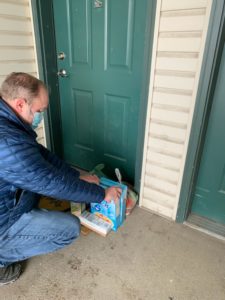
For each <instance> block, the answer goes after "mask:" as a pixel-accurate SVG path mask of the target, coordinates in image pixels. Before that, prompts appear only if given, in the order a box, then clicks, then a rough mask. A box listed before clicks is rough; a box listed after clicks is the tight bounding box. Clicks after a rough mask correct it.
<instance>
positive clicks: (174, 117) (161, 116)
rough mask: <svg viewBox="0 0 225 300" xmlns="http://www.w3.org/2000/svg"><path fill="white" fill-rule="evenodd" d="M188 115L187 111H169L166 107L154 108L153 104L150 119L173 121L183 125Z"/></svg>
mask: <svg viewBox="0 0 225 300" xmlns="http://www.w3.org/2000/svg"><path fill="white" fill-rule="evenodd" d="M188 117H189V114H188V113H182V112H176V111H169V110H168V109H165V110H162V109H158V108H155V107H154V106H153V108H152V115H151V118H152V119H156V120H161V121H166V122H173V123H174V124H181V125H183V126H184V127H185V126H186V123H187V121H188Z"/></svg>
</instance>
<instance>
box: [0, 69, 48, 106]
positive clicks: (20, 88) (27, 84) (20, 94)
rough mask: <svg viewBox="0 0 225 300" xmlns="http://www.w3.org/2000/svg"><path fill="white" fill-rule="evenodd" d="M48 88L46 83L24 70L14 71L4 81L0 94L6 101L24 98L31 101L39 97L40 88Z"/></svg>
mask: <svg viewBox="0 0 225 300" xmlns="http://www.w3.org/2000/svg"><path fill="white" fill-rule="evenodd" d="M41 87H43V88H44V89H46V86H45V84H44V83H43V82H42V81H41V80H39V79H37V78H36V77H34V76H31V75H30V74H27V73H22V72H13V73H11V74H9V75H8V76H7V77H6V79H5V80H4V81H3V83H2V86H1V89H0V96H1V97H2V98H3V99H4V100H5V101H7V102H8V101H11V100H14V99H17V98H23V99H25V100H26V101H27V102H28V103H31V102H32V101H33V99H34V98H36V97H38V95H39V91H40V88H41Z"/></svg>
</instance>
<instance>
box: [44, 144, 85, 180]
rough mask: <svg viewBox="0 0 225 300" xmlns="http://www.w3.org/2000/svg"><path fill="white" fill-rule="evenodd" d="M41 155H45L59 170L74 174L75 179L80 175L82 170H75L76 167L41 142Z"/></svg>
mask: <svg viewBox="0 0 225 300" xmlns="http://www.w3.org/2000/svg"><path fill="white" fill-rule="evenodd" d="M39 147H40V151H41V155H42V156H43V157H44V159H45V160H46V161H48V162H49V163H50V164H52V165H53V166H55V167H56V168H57V169H58V170H61V171H62V172H67V173H68V174H70V175H71V176H73V177H74V178H75V179H76V178H78V177H79V176H80V172H78V171H77V170H75V169H74V168H71V167H70V166H69V165H68V164H67V163H66V162H65V161H63V160H62V159H60V158H59V157H58V156H57V155H56V154H54V153H52V152H50V151H49V150H48V149H47V148H45V147H44V146H42V145H41V144H39Z"/></svg>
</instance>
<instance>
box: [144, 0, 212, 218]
mask: <svg viewBox="0 0 225 300" xmlns="http://www.w3.org/2000/svg"><path fill="white" fill-rule="evenodd" d="M211 2H212V1H211V0H209V1H207V0H182V1H180V0H162V1H161V0H160V1H157V15H156V24H155V37H154V45H153V57H152V70H151V78H150V89H149V102H148V112H147V122H146V134H145V146H144V159H143V168H142V180H141V183H142V185H141V194H140V206H142V207H144V208H147V209H150V210H152V211H154V212H155V213H157V214H160V215H163V216H166V217H169V218H172V219H175V217H176V211H177V205H178V201H179V195H180V188H181V182H182V177H183V170H184V164H185V158H186V154H187V146H188V140H189V135H190V129H191V123H192V116H193V110H194V105H195V101H196V93H197V87H198V81H199V74H200V69H201V63H202V56H203V52H204V46H205V39H206V33H207V27H208V21H209V15H210V9H211Z"/></svg>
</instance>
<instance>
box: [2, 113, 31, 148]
mask: <svg viewBox="0 0 225 300" xmlns="http://www.w3.org/2000/svg"><path fill="white" fill-rule="evenodd" d="M6 140H8V141H9V140H11V141H20V142H28V141H32V140H34V139H33V137H32V136H31V135H29V134H28V133H27V132H26V131H25V130H23V129H22V128H20V127H19V126H16V125H15V124H13V123H12V122H10V121H7V120H4V122H1V119H0V143H2V142H4V141H6Z"/></svg>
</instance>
